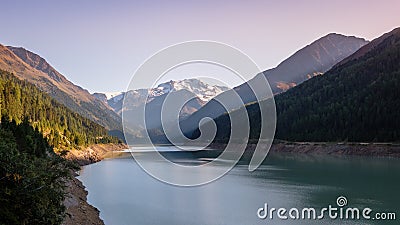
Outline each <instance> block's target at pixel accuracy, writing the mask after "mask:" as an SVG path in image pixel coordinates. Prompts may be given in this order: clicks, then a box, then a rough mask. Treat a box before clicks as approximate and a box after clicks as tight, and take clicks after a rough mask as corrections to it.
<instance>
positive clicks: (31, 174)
mask: <svg viewBox="0 0 400 225" xmlns="http://www.w3.org/2000/svg"><path fill="white" fill-rule="evenodd" d="M69 168H71V166H70V165H69V163H68V162H67V161H65V160H64V159H62V158H61V157H60V156H58V155H56V154H54V152H53V150H52V148H51V147H50V146H49V145H48V143H47V141H46V139H45V138H44V137H43V136H42V135H41V134H40V132H39V131H38V130H37V129H34V128H33V127H31V126H30V125H29V123H28V121H27V120H25V121H23V122H22V123H20V124H19V125H17V124H16V122H15V121H11V122H9V121H8V119H5V118H3V120H2V121H1V124H0V224H7V225H12V224H60V223H61V222H62V220H63V217H64V210H65V207H64V206H63V200H64V196H65V193H64V187H65V182H66V180H67V179H68V178H69V176H70V175H69V174H70V173H69Z"/></svg>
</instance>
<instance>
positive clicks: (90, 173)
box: [78, 147, 400, 225]
mask: <svg viewBox="0 0 400 225" xmlns="http://www.w3.org/2000/svg"><path fill="white" fill-rule="evenodd" d="M163 149H164V150H167V151H169V150H170V151H174V150H175V149H174V148H173V147H164V148H163ZM142 154H143V153H142ZM173 154H174V153H171V155H173ZM176 154H179V152H177V153H176ZM185 157H186V156H185ZM185 157H181V156H180V157H179V159H180V160H182V158H185ZM186 158H187V160H186V161H185V163H189V164H190V163H198V162H196V160H199V159H198V158H196V157H191V156H187V157H186ZM154 163H158V164H159V165H157V166H160V168H161V169H162V168H163V163H160V162H154ZM247 168H248V167H247V165H245V164H242V165H241V164H239V165H237V166H236V167H234V168H233V169H232V170H231V171H230V172H229V173H228V174H226V175H225V176H223V177H222V178H220V179H218V180H216V181H214V182H211V183H209V184H206V185H202V186H197V187H178V186H173V185H169V184H166V183H163V182H160V181H158V180H156V179H155V178H153V177H151V176H150V175H148V174H147V173H146V172H144V171H143V170H142V169H141V168H140V166H139V165H138V164H137V163H136V162H135V161H134V159H133V158H132V157H131V156H130V154H127V155H126V157H120V158H112V159H105V160H103V161H101V162H98V163H95V164H91V165H88V166H85V167H83V168H82V171H81V172H80V176H79V177H78V179H79V180H81V181H82V182H83V184H84V185H85V186H86V188H87V190H88V192H89V194H88V202H89V203H90V204H92V205H94V206H95V207H97V208H98V209H99V210H100V216H101V218H102V219H103V220H104V222H105V224H106V225H123V224H127V225H128V224H129V225H130V224H138V225H147V224H148V225H192V224H193V225H223V224H227V225H228V224H229V225H236V224H237V225H246V224H249V225H250V224H300V225H302V224H304V225H306V224H307V225H309V224H357V225H361V224H399V222H398V221H399V219H398V218H396V219H397V220H386V221H382V220H379V221H378V220H372V219H370V220H367V219H360V220H356V219H348V220H345V219H342V220H341V219H331V218H329V217H328V216H325V217H324V218H323V219H321V220H318V219H316V220H312V219H311V220H310V219H301V218H300V219H297V220H295V219H291V218H289V219H286V220H283V219H280V218H278V216H277V214H275V215H274V216H273V218H272V219H270V218H268V217H267V218H266V219H264V220H263V219H260V218H259V217H258V216H257V211H258V209H259V208H261V207H264V205H265V203H267V204H268V207H269V209H270V208H272V207H274V208H286V209H287V210H288V211H289V210H290V209H292V208H298V209H299V211H300V213H301V210H302V209H303V208H309V207H313V208H315V209H316V211H317V213H319V210H320V209H321V208H324V207H328V206H329V205H332V206H333V207H338V206H337V203H336V200H337V198H338V197H339V196H344V197H346V198H347V206H344V207H357V208H360V210H362V209H363V208H371V209H372V213H371V214H370V215H371V216H372V217H373V216H374V215H375V213H376V212H395V213H396V217H399V216H400V204H399V203H400V194H399V191H400V160H399V159H389V158H364V157H346V156H341V157H339V156H323V155H318V156H312V155H305V154H277V153H275V154H270V155H269V156H268V157H267V159H266V160H265V161H264V163H263V164H262V166H261V167H259V168H258V169H257V170H256V171H254V172H249V171H248V169H247ZM176 175H177V176H196V174H176ZM197 175H198V174H197ZM262 212H263V211H262ZM275 213H276V212H275ZM286 215H288V213H286ZM268 216H269V215H268Z"/></svg>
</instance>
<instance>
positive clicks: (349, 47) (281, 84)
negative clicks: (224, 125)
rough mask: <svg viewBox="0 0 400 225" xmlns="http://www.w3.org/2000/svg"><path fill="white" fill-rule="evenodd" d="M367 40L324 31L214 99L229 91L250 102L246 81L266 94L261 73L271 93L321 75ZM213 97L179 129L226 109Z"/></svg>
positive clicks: (229, 96) (189, 127)
mask: <svg viewBox="0 0 400 225" xmlns="http://www.w3.org/2000/svg"><path fill="white" fill-rule="evenodd" d="M367 43H368V42H367V41H366V40H364V39H362V38H357V37H349V36H344V35H340V34H333V33H332V34H328V35H326V36H324V37H321V38H320V39H318V40H316V41H314V42H312V43H311V44H309V45H307V46H305V47H304V48H302V49H300V50H298V51H297V52H296V53H294V54H293V55H292V56H290V57H289V58H287V59H286V60H284V61H283V62H282V63H280V64H279V65H278V66H277V67H276V68H273V69H270V70H266V71H264V72H262V73H260V74H258V75H256V76H255V77H254V78H253V79H251V80H249V81H248V82H246V83H244V84H242V85H240V86H238V87H236V88H234V89H233V90H229V91H227V92H224V93H222V94H220V95H218V96H217V97H216V98H215V99H216V100H217V99H220V100H223V101H224V100H227V101H229V99H232V96H233V95H236V94H238V95H239V96H240V98H241V99H242V100H243V102H244V104H248V103H251V102H254V101H256V100H257V99H256V97H255V94H254V92H253V90H252V89H251V88H250V85H251V86H253V87H255V88H256V89H255V90H254V91H256V92H257V93H258V94H259V95H261V96H265V97H267V91H266V90H265V89H266V88H265V87H264V86H260V84H262V83H263V82H262V80H263V79H264V77H266V78H267V79H268V81H269V83H270V86H271V89H272V93H273V94H278V93H281V92H283V91H286V90H288V89H289V88H292V87H294V86H296V85H298V84H300V83H302V82H303V81H305V80H307V79H309V78H311V77H314V76H317V75H322V74H323V73H324V72H326V71H327V70H329V69H330V68H332V66H334V65H335V64H336V63H338V62H340V61H341V60H343V59H344V58H346V57H348V56H349V55H351V54H353V53H354V52H356V51H357V50H358V49H359V48H360V47H362V46H364V45H365V44H367ZM249 84H250V85H249ZM235 92H236V93H235ZM216 100H211V101H209V102H208V103H207V104H206V105H205V106H203V107H202V108H201V109H199V110H198V111H197V112H195V113H193V115H191V116H190V117H188V118H186V119H185V120H183V121H181V129H182V131H183V132H184V133H185V134H188V135H189V134H190V133H191V132H192V131H193V128H194V127H197V126H198V124H199V122H200V120H201V119H202V118H205V117H210V118H216V117H218V116H220V115H223V114H224V113H226V109H225V108H224V107H222V105H221V104H220V103H219V102H218V101H216ZM240 107H241V105H237V106H236V107H232V108H240Z"/></svg>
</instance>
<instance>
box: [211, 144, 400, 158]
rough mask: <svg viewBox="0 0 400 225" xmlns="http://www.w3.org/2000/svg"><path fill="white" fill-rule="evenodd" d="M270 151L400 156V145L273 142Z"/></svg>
mask: <svg viewBox="0 0 400 225" xmlns="http://www.w3.org/2000/svg"><path fill="white" fill-rule="evenodd" d="M225 146H226V144H222V143H212V144H210V146H209V147H211V148H215V149H219V150H223V149H225ZM256 146H257V144H248V145H247V147H246V150H245V153H244V156H250V157H251V155H252V154H253V152H254V150H255V148H256ZM264 150H266V148H265V149H264ZM269 152H270V153H298V154H310V155H336V156H364V157H391V158H400V145H399V144H392V143H328V142H327V143H325V142H320V143H317V142H278V143H273V144H272V146H271V148H270V150H269Z"/></svg>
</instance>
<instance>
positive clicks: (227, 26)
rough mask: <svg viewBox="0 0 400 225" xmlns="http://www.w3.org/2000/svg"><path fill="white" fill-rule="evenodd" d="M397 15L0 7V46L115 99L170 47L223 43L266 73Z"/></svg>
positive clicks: (384, 7) (367, 10) (389, 10)
mask: <svg viewBox="0 0 400 225" xmlns="http://www.w3.org/2000/svg"><path fill="white" fill-rule="evenodd" d="M399 9H400V1H398V0H392V1H391V0H388V1H358V0H355V1H348V0H337V1H318V0H315V1H290V0H281V1H236V0H230V1H212V0H205V1H196V2H191V1H176V0H175V1H174V0H172V1H103V0H97V1H96V0H93V1H89V0H82V1H75V0H68V1H40V0H38V1H21V0H2V1H1V12H0V43H2V44H4V45H13V46H22V47H25V48H27V49H29V50H31V51H33V52H36V53H38V54H40V55H41V56H43V57H44V58H46V59H47V60H48V61H49V62H50V63H51V64H52V65H53V66H54V67H55V68H56V69H57V70H59V71H60V72H61V73H63V74H64V75H65V76H66V77H67V78H68V79H70V80H71V81H73V82H74V83H76V84H78V85H80V86H82V87H84V88H86V89H88V90H89V91H91V92H94V91H119V90H125V88H126V87H127V84H128V82H129V80H130V77H131V76H132V74H133V72H134V71H135V70H136V69H137V67H138V66H139V65H140V64H141V63H142V62H143V61H144V60H145V59H147V58H148V57H149V56H151V55H152V54H153V53H155V52H157V51H158V50H160V49H161V48H164V47H166V46H169V45H171V44H175V43H178V42H182V41H188V40H193V39H196V40H198V39H204V40H215V41H220V42H224V43H227V44H230V45H233V46H235V47H237V48H239V49H241V50H242V51H244V52H245V53H247V54H248V55H249V56H250V57H252V58H253V59H254V60H255V62H256V63H257V64H258V65H259V67H260V68H262V69H268V68H271V67H274V66H276V65H277V64H278V63H279V62H280V61H282V60H283V59H285V58H286V57H288V56H289V55H290V54H292V53H294V52H295V51H296V50H298V49H300V48H301V47H303V46H305V45H306V44H309V43H310V42H312V41H313V40H315V39H318V38H319V37H321V36H323V35H325V34H327V33H330V32H336V33H341V34H346V35H355V36H359V37H363V38H366V39H369V40H370V39H373V38H375V37H377V36H379V35H381V34H382V33H384V32H387V31H390V30H391V29H393V28H394V27H398V26H400V13H398V11H399Z"/></svg>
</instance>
